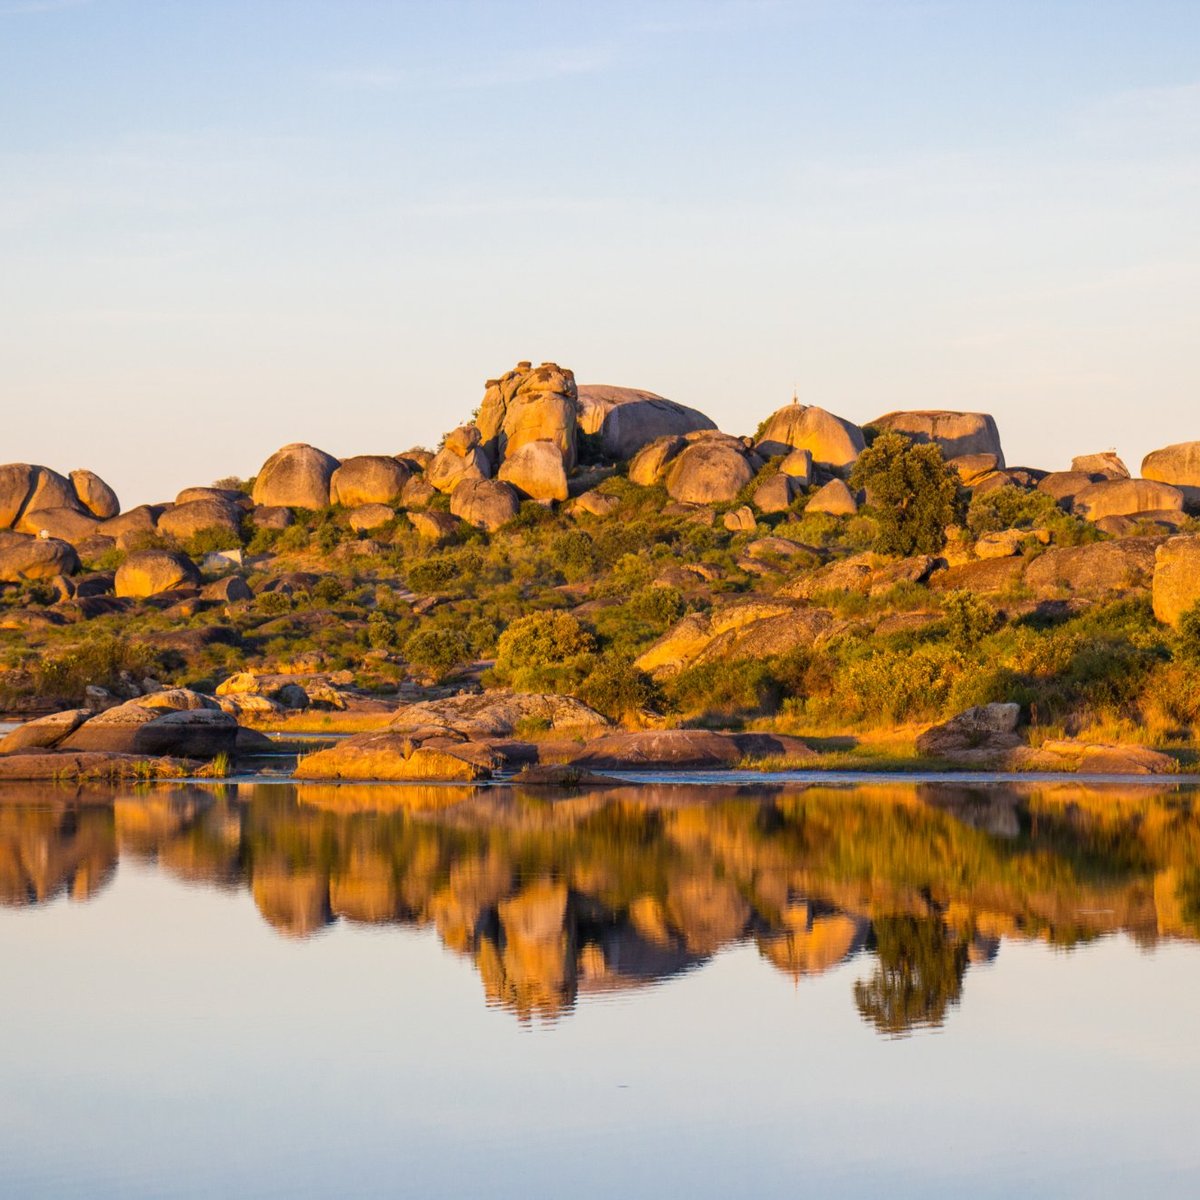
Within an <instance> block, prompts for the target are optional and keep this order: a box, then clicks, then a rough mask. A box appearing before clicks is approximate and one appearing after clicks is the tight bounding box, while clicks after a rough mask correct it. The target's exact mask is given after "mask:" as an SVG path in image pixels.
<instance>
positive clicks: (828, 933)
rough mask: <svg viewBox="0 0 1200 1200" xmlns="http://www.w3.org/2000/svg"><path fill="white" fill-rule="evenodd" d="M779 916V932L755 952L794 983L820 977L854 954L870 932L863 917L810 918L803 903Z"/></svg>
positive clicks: (829, 915)
mask: <svg viewBox="0 0 1200 1200" xmlns="http://www.w3.org/2000/svg"><path fill="white" fill-rule="evenodd" d="M782 915H783V925H784V929H783V931H782V932H780V933H774V934H769V935H765V936H763V937H760V938H759V939H758V950H759V953H760V954H761V955H762V956H763V957H764V958H765V959H767V960H768V961H769V962H771V963H773V964H774V965H775V966H776V967H778V968H779V969H780V970H781V971H783V972H785V973H786V974H788V975H791V976H792V977H793V978H794V979H798V978H799V977H800V976H801V975H820V974H821V972H822V971H828V970H829V968H830V967H833V966H836V965H837V964H838V963H840V962H842V961H844V960H845V959H847V958H850V957H851V956H852V955H854V954H857V953H858V951H859V950H861V949H862V947H863V944H864V943H865V941H866V939H867V932H868V930H869V929H870V924H869V922H868V921H867V920H866V919H865V918H864V917H855V916H850V915H849V914H847V913H826V914H824V915H814V909H813V906H812V905H811V904H809V903H808V902H807V901H801V902H799V903H796V904H790V905H788V907H787V908H786V909H784V911H783V914H782Z"/></svg>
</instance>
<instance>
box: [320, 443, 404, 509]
mask: <svg viewBox="0 0 1200 1200" xmlns="http://www.w3.org/2000/svg"><path fill="white" fill-rule="evenodd" d="M409 474H410V472H409V469H408V468H407V467H406V466H404V465H403V464H402V463H399V462H397V461H396V459H394V458H389V457H387V456H386V455H382V454H360V455H358V456H357V457H355V458H347V459H345V460H344V461H343V463H342V465H341V466H340V467H338V468H337V470H336V471H334V473H333V474H332V475H331V476H330V478H329V500H330V503H331V504H341V505H344V506H345V507H346V508H360V507H362V506H363V505H367V504H389V505H393V506H394V505H396V504H398V503H399V502H400V496H401V494H402V493H403V491H404V485H405V484H406V483H407V482H408V478H409Z"/></svg>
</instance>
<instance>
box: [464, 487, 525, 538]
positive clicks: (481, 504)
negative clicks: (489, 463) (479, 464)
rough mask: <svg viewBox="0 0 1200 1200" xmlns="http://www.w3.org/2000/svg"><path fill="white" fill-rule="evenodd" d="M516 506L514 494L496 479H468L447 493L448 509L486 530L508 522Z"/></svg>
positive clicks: (513, 515) (491, 530) (489, 530)
mask: <svg viewBox="0 0 1200 1200" xmlns="http://www.w3.org/2000/svg"><path fill="white" fill-rule="evenodd" d="M520 507H521V505H520V500H519V499H518V497H517V493H516V492H515V491H514V490H513V489H512V487H510V486H509V485H508V484H507V483H501V482H500V480H498V479H469V480H466V481H464V482H462V483H460V484H459V485H458V487H456V488H455V489H454V491H453V492H452V493H451V494H450V511H451V512H452V513H453V514H454V515H455V516H456V517H461V518H462V520H464V521H466V523H467V524H468V525H474V526H475V528H476V529H484V530H486V531H487V532H488V533H495V532H496V530H497V529H500V528H501V527H502V526H504V525H506V524H508V522H509V521H511V520H512V519H513V517H515V516H516V515H517V512H518V510H519V509H520Z"/></svg>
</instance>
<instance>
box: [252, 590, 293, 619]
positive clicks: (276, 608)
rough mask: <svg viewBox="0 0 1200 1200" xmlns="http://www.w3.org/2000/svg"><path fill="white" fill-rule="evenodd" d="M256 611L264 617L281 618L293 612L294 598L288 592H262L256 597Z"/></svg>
mask: <svg viewBox="0 0 1200 1200" xmlns="http://www.w3.org/2000/svg"><path fill="white" fill-rule="evenodd" d="M254 609H255V611H256V612H260V613H262V615H263V616H264V617H279V616H282V615H283V614H284V613H287V612H291V611H292V598H291V596H289V595H288V594H287V592H260V593H259V594H258V595H257V596H255V597H254Z"/></svg>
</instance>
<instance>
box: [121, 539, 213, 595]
mask: <svg viewBox="0 0 1200 1200" xmlns="http://www.w3.org/2000/svg"><path fill="white" fill-rule="evenodd" d="M199 582H200V572H199V571H198V570H196V566H195V564H194V563H193V562H192V560H191V559H190V558H188V557H187V556H186V555H183V554H178V553H176V552H175V551H174V550H137V551H135V552H134V553H133V554H131V555H130V556H129V557H128V558H127V559H126V560H125V561H124V562H123V563H122V564H121V565H120V566H119V567H118V568H117V574H116V578H115V579H114V581H113V590H114V591H115V592H116V594H117V595H118V596H132V597H135V598H139V599H140V598H143V597H146V596H157V595H158V594H159V593H160V592H169V591H171V590H172V589H174V588H177V587H184V586H186V585H188V584H198V583H199Z"/></svg>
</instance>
